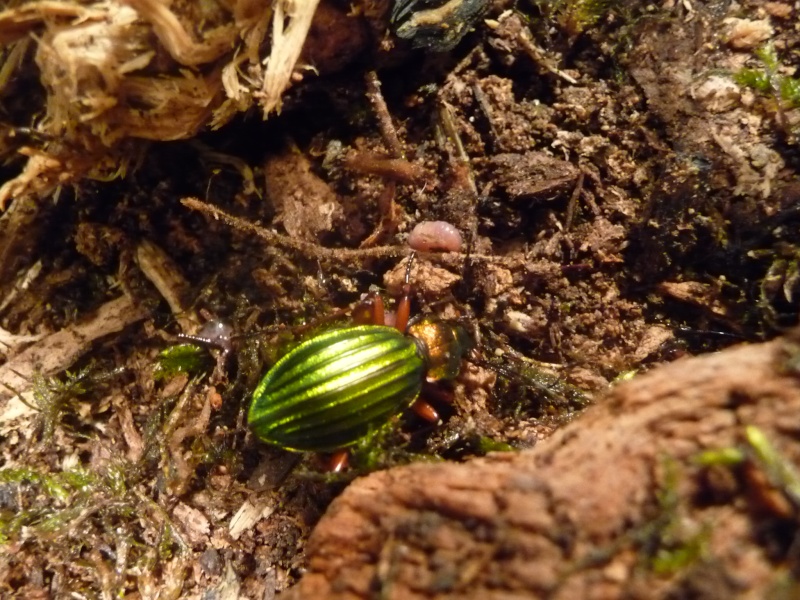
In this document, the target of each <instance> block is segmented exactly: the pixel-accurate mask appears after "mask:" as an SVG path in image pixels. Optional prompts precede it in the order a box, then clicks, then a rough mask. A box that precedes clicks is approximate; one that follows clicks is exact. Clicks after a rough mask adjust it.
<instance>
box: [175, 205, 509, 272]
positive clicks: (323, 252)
mask: <svg viewBox="0 0 800 600" xmlns="http://www.w3.org/2000/svg"><path fill="white" fill-rule="evenodd" d="M181 203H182V204H183V205H184V206H186V207H187V208H190V209H192V210H196V211H198V212H201V213H205V214H207V215H210V216H211V217H213V218H214V219H217V220H219V221H222V222H224V223H225V224H226V225H228V226H229V227H233V228H234V229H238V230H239V231H243V232H245V233H249V234H252V235H254V236H256V237H260V238H261V239H262V240H264V241H266V242H268V243H269V244H270V245H271V246H278V247H281V248H284V249H286V250H291V251H293V252H297V253H298V254H303V255H305V256H309V257H311V258H314V259H317V260H323V259H324V260H329V261H332V262H340V263H343V262H353V261H360V260H365V259H369V258H399V257H404V256H408V255H409V254H411V249H410V248H409V247H408V246H376V247H374V248H326V247H325V246H320V245H319V244H313V243H311V242H305V241H303V240H298V239H295V238H291V237H289V236H287V235H282V234H280V233H275V232H274V231H270V230H268V229H264V228H263V227H259V226H258V225H254V224H253V223H251V222H250V221H247V220H245V219H241V218H239V217H234V216H233V215H230V214H228V213H226V212H225V211H224V210H221V209H219V208H217V207H216V206H213V205H212V204H208V203H206V202H203V201H201V200H198V199H197V198H184V199H183V200H181ZM417 254H418V255H419V256H421V257H423V258H425V259H427V260H430V261H432V262H435V263H438V264H442V265H447V266H453V267H458V266H459V265H461V263H463V262H464V260H465V259H466V258H467V255H466V254H464V253H463V252H446V253H435V252H419V251H418V252H417ZM469 258H470V259H472V260H479V261H482V262H485V263H489V264H507V263H508V260H509V259H508V258H507V257H504V256H492V255H489V254H471V255H470V256H469Z"/></svg>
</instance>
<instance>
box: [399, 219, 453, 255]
mask: <svg viewBox="0 0 800 600" xmlns="http://www.w3.org/2000/svg"><path fill="white" fill-rule="evenodd" d="M408 245H409V247H410V248H411V249H412V250H418V251H420V252H436V251H440V252H460V251H461V246H462V245H463V240H462V239H461V232H459V231H458V229H456V228H455V227H454V226H453V225H451V224H450V223H448V222H447V221H422V222H420V223H417V225H416V226H415V227H414V229H413V230H412V231H411V233H410V234H409V236H408Z"/></svg>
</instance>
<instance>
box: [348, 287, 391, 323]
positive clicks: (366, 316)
mask: <svg viewBox="0 0 800 600" xmlns="http://www.w3.org/2000/svg"><path fill="white" fill-rule="evenodd" d="M351 320H352V321H353V323H355V324H356V325H385V324H386V313H385V310H384V308H383V299H382V298H381V297H380V295H379V294H378V293H376V292H370V293H369V294H368V295H367V299H366V300H365V301H364V302H362V303H361V304H359V305H358V306H356V308H354V309H353V315H352V319H351Z"/></svg>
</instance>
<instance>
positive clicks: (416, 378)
mask: <svg viewBox="0 0 800 600" xmlns="http://www.w3.org/2000/svg"><path fill="white" fill-rule="evenodd" d="M412 261H413V255H412V256H411V257H410V258H409V262H408V266H407V268H406V276H405V285H404V286H403V293H402V296H401V298H400V299H399V300H398V302H397V307H396V319H395V325H394V327H389V326H387V325H385V324H384V323H385V318H384V308H383V302H382V300H381V298H380V296H378V295H376V294H373V295H372V297H371V305H370V311H369V312H370V314H369V320H370V321H371V322H372V324H370V325H356V326H351V327H344V328H339V329H333V330H331V331H327V332H325V333H322V334H320V335H317V336H316V337H314V338H312V339H310V340H307V341H305V342H303V343H302V344H300V345H299V346H297V347H296V348H295V349H294V350H292V351H291V352H289V354H287V355H286V356H284V357H283V358H282V359H280V360H279V361H278V362H277V363H276V364H275V366H273V367H272V368H271V369H270V370H269V371H268V372H267V374H266V375H265V376H264V378H263V379H262V380H261V383H259V385H258V387H257V388H256V389H255V392H254V393H253V400H252V403H251V404H250V410H249V412H248V419H247V420H248V424H249V425H250V428H251V429H252V431H253V433H254V434H255V435H256V437H258V438H259V439H260V440H262V441H264V442H267V443H269V444H273V445H275V446H279V447H281V448H284V449H287V450H294V451H300V452H334V451H339V452H336V454H335V455H334V457H333V459H332V463H331V469H332V470H335V471H338V470H340V469H342V468H344V466H345V465H346V461H347V453H346V452H341V450H342V449H343V448H346V447H348V446H351V445H353V444H355V443H356V442H358V441H359V440H361V439H363V438H364V437H366V436H368V435H369V434H370V433H372V432H374V431H376V430H378V429H379V428H380V427H381V426H383V425H384V424H386V423H387V422H388V421H389V420H390V419H391V418H392V417H394V416H396V415H399V414H400V413H402V412H403V411H404V410H406V409H407V408H412V409H414V411H415V412H417V414H419V415H420V416H422V417H424V418H426V419H428V420H432V421H438V419H439V417H438V415H437V414H436V412H435V411H434V410H433V408H432V407H431V406H430V405H429V404H427V403H426V402H424V401H422V400H418V399H417V397H418V396H419V393H420V390H421V388H422V384H423V382H424V381H438V380H441V379H453V378H454V377H456V376H457V375H458V372H459V368H460V365H461V358H462V356H463V355H464V353H465V352H466V351H467V350H468V349H469V347H470V346H471V343H470V339H469V336H468V335H467V333H466V331H465V330H464V328H463V327H461V326H460V325H458V324H456V323H453V322H449V321H442V320H438V319H433V318H423V319H419V320H416V321H411V322H409V313H410V305H411V298H410V296H411V286H410V284H409V277H410V271H411V263H412Z"/></svg>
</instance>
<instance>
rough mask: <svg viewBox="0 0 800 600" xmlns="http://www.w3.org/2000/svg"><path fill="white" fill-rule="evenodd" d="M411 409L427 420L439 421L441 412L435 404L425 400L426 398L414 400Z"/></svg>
mask: <svg viewBox="0 0 800 600" xmlns="http://www.w3.org/2000/svg"><path fill="white" fill-rule="evenodd" d="M411 410H413V411H414V412H415V413H416V414H417V415H418V416H420V417H422V418H423V419H425V420H426V421H430V422H431V423H438V422H439V413H438V412H436V409H435V408H433V406H431V405H430V404H428V403H427V402H425V400H417V401H416V402H414V404H412V405H411Z"/></svg>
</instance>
